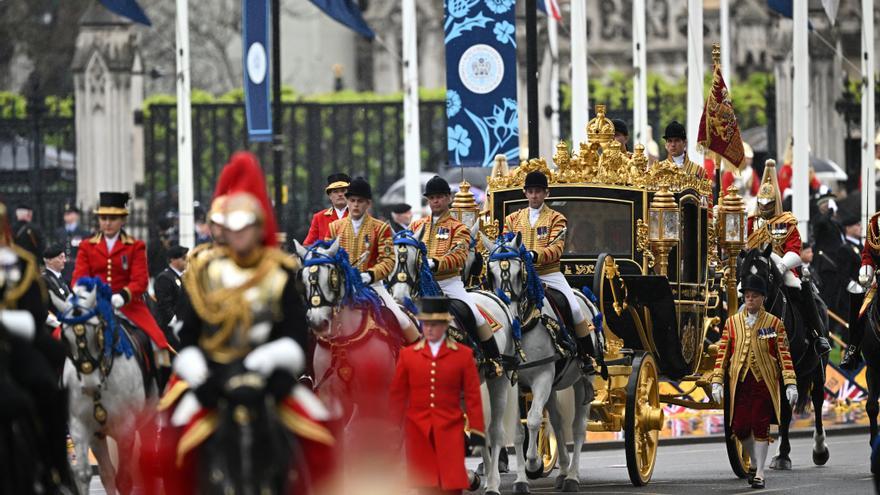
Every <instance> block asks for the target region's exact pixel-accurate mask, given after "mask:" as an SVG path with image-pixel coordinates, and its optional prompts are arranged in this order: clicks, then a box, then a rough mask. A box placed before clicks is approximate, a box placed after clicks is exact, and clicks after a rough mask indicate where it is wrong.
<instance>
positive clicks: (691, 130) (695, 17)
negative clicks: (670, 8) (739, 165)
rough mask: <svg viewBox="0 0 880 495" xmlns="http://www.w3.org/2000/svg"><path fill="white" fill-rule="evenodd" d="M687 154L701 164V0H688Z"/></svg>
mask: <svg viewBox="0 0 880 495" xmlns="http://www.w3.org/2000/svg"><path fill="white" fill-rule="evenodd" d="M687 32H688V51H687V60H688V72H687V124H686V125H687V137H688V140H687V143H688V149H687V155H688V159H689V160H691V161H692V162H696V163H698V164H699V165H700V166H703V157H702V156H700V153H699V152H698V151H697V140H696V139H695V138H696V136H697V133H698V130H699V127H700V116H702V114H703V105H704V103H705V101H704V100H703V0H688V30H687Z"/></svg>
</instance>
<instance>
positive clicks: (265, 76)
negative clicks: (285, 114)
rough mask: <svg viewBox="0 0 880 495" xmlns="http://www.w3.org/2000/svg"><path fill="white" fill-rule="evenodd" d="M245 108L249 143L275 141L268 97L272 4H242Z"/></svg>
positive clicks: (251, 0) (248, 0) (265, 0)
mask: <svg viewBox="0 0 880 495" xmlns="http://www.w3.org/2000/svg"><path fill="white" fill-rule="evenodd" d="M241 15H242V19H241V25H242V37H243V39H242V47H244V56H243V58H242V60H244V71H243V72H244V108H245V114H246V115H247V129H248V140H249V141H271V140H272V109H271V103H272V100H271V98H270V97H269V55H268V48H267V47H268V46H269V0H242V2H241Z"/></svg>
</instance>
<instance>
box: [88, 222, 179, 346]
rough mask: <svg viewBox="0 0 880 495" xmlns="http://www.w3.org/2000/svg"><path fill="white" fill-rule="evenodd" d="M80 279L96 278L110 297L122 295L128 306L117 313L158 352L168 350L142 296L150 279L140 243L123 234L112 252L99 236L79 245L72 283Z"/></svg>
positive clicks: (163, 336)
mask: <svg viewBox="0 0 880 495" xmlns="http://www.w3.org/2000/svg"><path fill="white" fill-rule="evenodd" d="M82 277H98V278H99V279H101V280H102V281H103V282H105V283H107V284H108V285H110V288H111V289H112V290H113V293H114V294H115V293H122V294H124V297H126V298H127V302H126V304H125V305H124V306H122V308H120V309H119V310H120V311H121V312H122V314H124V315H125V317H126V318H128V319H129V320H131V321H132V322H133V323H134V324H135V325H137V326H138V327H139V328H141V329H142V330H143V331H144V332H146V334H147V335H149V336H150V339H152V341H153V342H154V343H155V344H156V345H157V346H159V347H160V348H164V349H168V348H170V346H169V345H168V341H167V340H166V339H165V334H164V333H163V332H162V330H161V329H160V328H159V325H157V324H156V320H154V319H153V315H152V314H151V313H150V310H149V308H147V305H146V304H145V303H144V300H143V299H142V296H143V294H144V292H146V290H147V285H148V284H149V280H150V275H149V272H148V271H147V251H146V245H145V244H144V242H143V241H139V240H137V239H135V238H133V237H131V236H129V235H128V234H126V233H125V232H120V233H119V238H118V239H117V240H116V244H114V245H113V252H112V253H109V254H108V252H107V241H106V240H105V239H104V236H103V235H102V234H97V235H96V236H94V237H92V238H91V239H89V240H88V241H87V242H83V243H82V244H80V245H79V252H78V253H77V256H76V267H75V268H74V269H73V277H72V278H73V283H72V284H71V287H73V286H75V285H76V282H77V281H78V280H79V279H80V278H82Z"/></svg>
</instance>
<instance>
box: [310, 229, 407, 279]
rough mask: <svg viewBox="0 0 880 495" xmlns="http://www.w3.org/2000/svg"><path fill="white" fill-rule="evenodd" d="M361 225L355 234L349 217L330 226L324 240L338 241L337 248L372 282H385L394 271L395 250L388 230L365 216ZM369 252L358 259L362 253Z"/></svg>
mask: <svg viewBox="0 0 880 495" xmlns="http://www.w3.org/2000/svg"><path fill="white" fill-rule="evenodd" d="M363 219H364V223H362V224H361V228H360V229H359V230H358V232H357V233H355V232H354V224H352V221H351V216H347V217H344V218H340V219H339V220H335V221H334V222H332V223H331V224H330V235H329V236H328V237H327V239H325V240H333V239H335V238H339V246H341V247H343V248H345V251H346V252H347V253H348V261H349V262H350V263H351V264H352V266H354V267H355V268H357V269H358V270H360V271H361V272H364V273H369V274H370V277H372V281H373V282H375V281H377V280H384V279H385V278H386V277H388V274H390V273H391V270H393V269H394V249H393V246H392V240H391V227H390V226H389V225H388V224H387V223H385V222H383V221H381V220H377V219H376V218H373V217H372V216H371V215H370V214H369V213H367V214H365V215H364V217H363ZM366 252H369V254H367V255H366V257H365V258H364V259H363V260H362V261H361V262H360V263H358V260H361V257H362V256H364V253H366Z"/></svg>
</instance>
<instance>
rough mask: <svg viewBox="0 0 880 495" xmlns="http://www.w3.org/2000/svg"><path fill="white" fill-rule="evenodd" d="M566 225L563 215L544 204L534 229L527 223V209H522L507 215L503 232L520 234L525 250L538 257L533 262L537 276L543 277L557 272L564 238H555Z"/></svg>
mask: <svg viewBox="0 0 880 495" xmlns="http://www.w3.org/2000/svg"><path fill="white" fill-rule="evenodd" d="M567 223H568V221H567V220H566V219H565V215H563V214H562V213H559V212H558V211H556V210H554V209H552V208H550V207H549V206H547V205H546V204H544V205H542V206H541V212H540V213H539V214H538V220H537V221H536V222H535V225H534V227H533V226H532V224H531V223H530V222H529V208H523V209H521V210H519V211H515V212H513V213H511V214H510V215H507V217H506V218H505V219H504V231H505V232H512V233H517V232H518V233H520V234H522V241H523V245H525V247H526V249H528V250H529V251H534V252H535V253H537V255H538V259H537V260H535V269H536V270H537V271H538V275H545V274H548V273H553V272H558V271H559V258H561V257H562V248H563V247H564V246H565V237H564V236H562V237H559V238H557V236H559V234H560V232H562V230H563V229H564V228H565V226H566V224H567Z"/></svg>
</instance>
